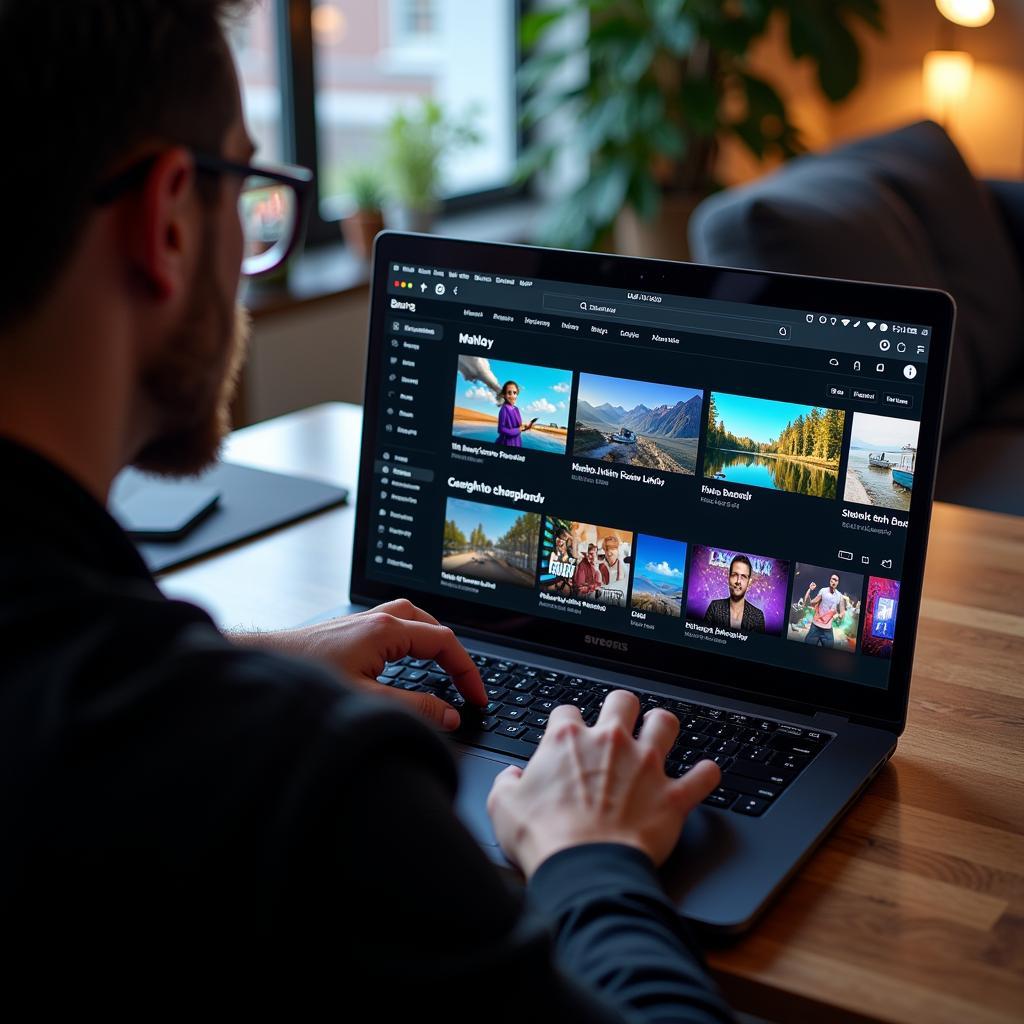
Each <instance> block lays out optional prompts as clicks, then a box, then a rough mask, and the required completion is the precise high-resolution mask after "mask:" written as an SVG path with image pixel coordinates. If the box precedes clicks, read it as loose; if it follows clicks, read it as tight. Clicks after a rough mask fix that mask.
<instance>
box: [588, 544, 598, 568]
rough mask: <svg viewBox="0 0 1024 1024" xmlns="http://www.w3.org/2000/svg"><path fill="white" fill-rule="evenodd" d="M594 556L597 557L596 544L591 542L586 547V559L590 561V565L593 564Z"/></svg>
mask: <svg viewBox="0 0 1024 1024" xmlns="http://www.w3.org/2000/svg"><path fill="white" fill-rule="evenodd" d="M596 558H597V545H596V544H591V545H590V546H589V547H588V548H587V561H588V562H590V564H591V565H593V564H594V559H596Z"/></svg>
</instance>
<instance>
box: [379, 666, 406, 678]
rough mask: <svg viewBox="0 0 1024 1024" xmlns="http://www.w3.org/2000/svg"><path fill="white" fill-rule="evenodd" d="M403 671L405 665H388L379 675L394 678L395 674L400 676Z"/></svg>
mask: <svg viewBox="0 0 1024 1024" xmlns="http://www.w3.org/2000/svg"><path fill="white" fill-rule="evenodd" d="M404 671H405V667H404V666H403V665H388V666H386V667H385V669H384V671H383V672H381V675H382V676H388V677H389V678H391V679H394V678H395V676H400V675H401V674H402V673H403V672H404Z"/></svg>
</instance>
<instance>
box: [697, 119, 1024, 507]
mask: <svg viewBox="0 0 1024 1024" xmlns="http://www.w3.org/2000/svg"><path fill="white" fill-rule="evenodd" d="M689 235H690V247H691V251H692V253H693V258H694V259H695V260H697V261H698V262H701V263H712V264H718V265H721V266H731V267H746V268H751V269H756V270H776V271H784V272H787V273H794V274H819V275H824V276H828V277H844V278H856V279H859V280H863V281H883V282H888V283H895V284H910V285H920V286H924V287H929V288H942V289H944V290H945V291H948V292H949V293H950V294H951V295H952V296H953V297H954V298H955V299H956V303H957V326H956V337H955V340H954V347H953V356H952V370H951V375H950V382H949V390H948V394H947V398H946V411H945V420H944V426H943V440H942V450H941V454H940V460H939V474H938V483H937V487H936V497H937V498H938V499H939V500H942V501H951V502H957V503H959V504H964V505H971V506H974V507H978V508H987V509H991V510H993V511H997V512H1006V513H1011V514H1016V515H1022V514H1024V182H1022V181H981V180H978V179H977V178H975V177H974V175H973V174H972V173H971V171H970V170H969V169H968V167H967V165H966V163H965V162H964V160H963V158H962V156H961V155H960V153H959V151H958V150H957V148H956V146H955V145H954V144H953V142H952V140H951V139H950V137H949V136H948V135H947V134H946V132H945V131H943V129H942V128H941V127H939V125H937V124H935V123H933V122H931V121H922V122H919V123H917V124H911V125H909V126H907V127H905V128H901V129H898V130H896V131H892V132H889V133H886V134H884V135H876V136H872V137H870V138H866V139H861V140H858V141H856V142H852V143H849V144H847V145H844V146H841V147H839V148H836V149H834V150H832V151H830V152H826V153H816V154H808V155H805V156H802V157H799V158H798V159H796V160H793V161H792V162H790V163H788V164H786V165H785V166H784V167H783V168H781V169H780V170H778V171H776V172H774V173H772V174H769V175H766V176H765V177H763V178H761V179H759V180H757V181H755V182H754V183H752V184H750V185H746V186H742V187H738V188H733V189H729V190H726V191H724V192H720V193H717V194H716V195H713V196H711V197H710V198H708V199H706V200H705V201H704V202H703V203H702V204H701V205H700V206H699V207H698V208H697V210H696V211H695V212H694V215H693V217H692V219H691V221H690V228H689Z"/></svg>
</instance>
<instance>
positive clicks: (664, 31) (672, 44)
mask: <svg viewBox="0 0 1024 1024" xmlns="http://www.w3.org/2000/svg"><path fill="white" fill-rule="evenodd" d="M658 35H659V36H660V38H661V42H662V44H663V45H664V47H665V49H666V50H668V51H669V53H671V54H674V55H675V56H676V57H688V56H689V55H690V52H691V51H692V50H693V46H694V44H695V43H696V42H697V40H698V39H699V37H700V33H699V29H698V27H697V24H696V23H695V22H694V21H693V20H692V19H691V18H688V17H685V16H683V17H674V18H672V19H665V20H664V21H659V22H658Z"/></svg>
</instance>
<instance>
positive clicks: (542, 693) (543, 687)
mask: <svg viewBox="0 0 1024 1024" xmlns="http://www.w3.org/2000/svg"><path fill="white" fill-rule="evenodd" d="M534 692H535V693H536V694H537V696H538V697H549V698H550V699H552V700H557V699H558V698H559V697H561V696H562V694H563V693H564V692H565V687H564V686H556V685H555V684H554V683H541V684H540V686H538V687H537V689H536V691H534Z"/></svg>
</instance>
